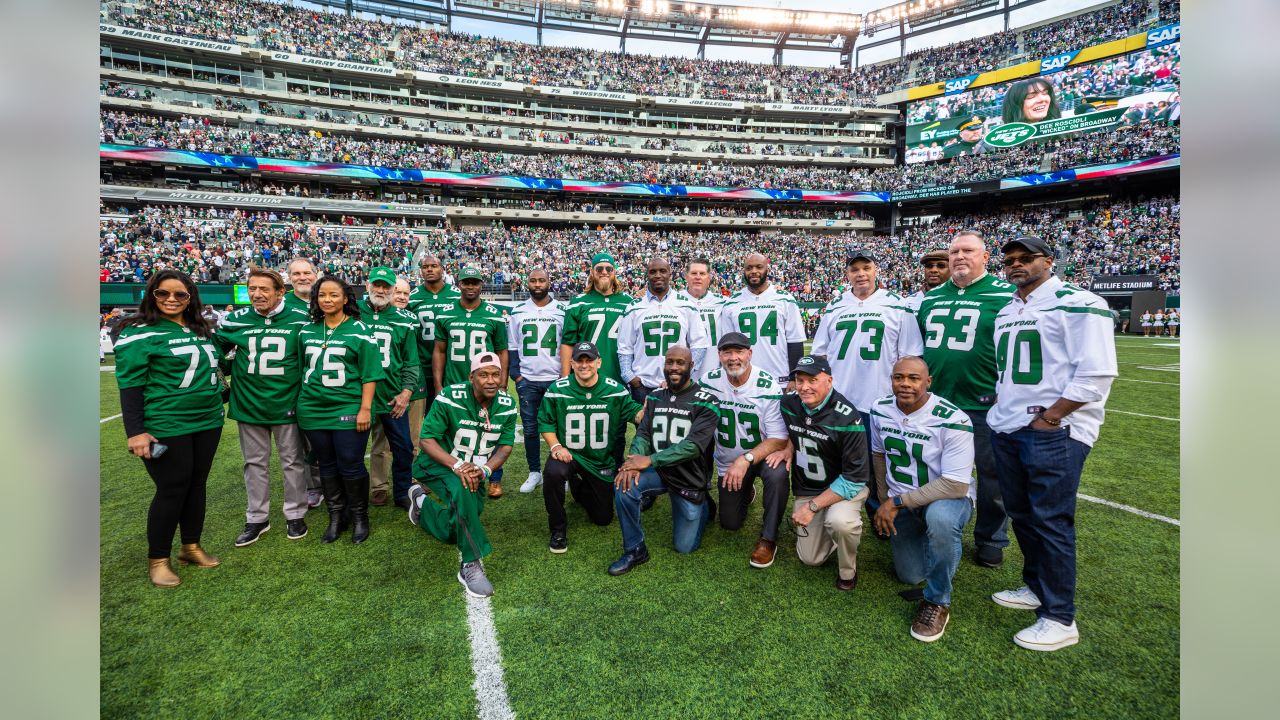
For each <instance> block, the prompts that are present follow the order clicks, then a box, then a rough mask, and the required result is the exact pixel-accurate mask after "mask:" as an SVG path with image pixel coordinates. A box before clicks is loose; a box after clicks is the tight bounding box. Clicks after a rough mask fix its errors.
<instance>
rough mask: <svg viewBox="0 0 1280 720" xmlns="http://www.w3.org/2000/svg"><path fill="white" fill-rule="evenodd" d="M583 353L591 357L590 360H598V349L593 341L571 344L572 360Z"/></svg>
mask: <svg viewBox="0 0 1280 720" xmlns="http://www.w3.org/2000/svg"><path fill="white" fill-rule="evenodd" d="M583 355H586V356H587V357H589V358H591V359H592V360H599V359H600V351H599V350H597V349H596V346H595V343H589V342H580V343H578V344H577V345H574V346H573V359H574V360H577V359H578V358H580V357H582V356H583Z"/></svg>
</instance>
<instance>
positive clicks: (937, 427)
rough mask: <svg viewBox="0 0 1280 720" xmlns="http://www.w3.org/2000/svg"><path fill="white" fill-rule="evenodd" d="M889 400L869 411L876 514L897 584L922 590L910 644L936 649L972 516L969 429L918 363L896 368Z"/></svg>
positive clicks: (911, 359) (915, 359) (964, 417)
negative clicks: (886, 536) (890, 542)
mask: <svg viewBox="0 0 1280 720" xmlns="http://www.w3.org/2000/svg"><path fill="white" fill-rule="evenodd" d="M892 382H893V394H892V395H890V396H889V397H886V398H881V399H879V400H877V401H875V403H873V404H872V405H871V413H870V417H869V418H868V423H867V424H868V427H869V428H870V431H871V467H872V471H873V472H874V474H875V478H876V488H877V494H878V495H879V496H880V509H879V510H878V511H877V512H876V516H875V524H876V526H877V528H879V529H880V530H881V531H882V532H885V533H888V534H890V535H891V536H892V540H893V567H894V570H896V571H897V573H898V579H899V580H901V581H902V582H905V583H909V584H911V585H915V584H917V583H919V582H920V581H921V580H923V581H924V582H925V586H924V591H923V593H922V594H921V598H922V600H921V602H920V607H919V608H917V609H916V619H915V622H913V623H912V624H911V637H914V638H915V639H917V640H920V641H923V642H933V641H934V640H937V639H938V638H940V637H942V632H943V630H945V629H946V628H947V621H948V620H949V619H950V618H951V580H952V578H954V577H955V574H956V568H957V567H958V566H959V565H960V555H961V554H962V552H963V550H962V549H961V540H962V538H963V534H964V526H965V523H967V522H969V516H970V515H972V514H973V499H974V497H975V495H976V493H975V492H974V486H973V423H972V422H970V421H969V416H968V415H966V414H965V413H964V411H963V410H961V409H960V408H958V407H956V406H955V405H952V404H951V403H950V402H948V401H947V400H944V399H943V398H941V397H938V396H937V395H934V394H933V393H931V392H929V386H930V385H931V384H932V383H933V378H931V377H929V366H928V365H926V364H925V362H924V360H923V359H922V358H918V357H914V356H909V357H904V358H901V359H900V360H898V362H897V363H895V364H894V366H893V376H892Z"/></svg>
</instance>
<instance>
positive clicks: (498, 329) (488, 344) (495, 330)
mask: <svg viewBox="0 0 1280 720" xmlns="http://www.w3.org/2000/svg"><path fill="white" fill-rule="evenodd" d="M483 286H484V283H483V281H482V280H481V279H480V270H479V269H477V268H475V267H472V266H467V267H464V268H462V270H461V271H459V272H458V292H459V293H460V294H461V297H459V298H458V301H457V302H455V303H454V304H453V306H452V307H450V308H448V309H447V310H445V311H443V312H441V313H439V314H437V315H436V328H435V334H436V344H435V349H434V355H433V357H432V358H431V372H432V373H433V374H434V376H435V377H434V379H435V386H436V387H438V388H444V387H447V386H449V385H456V384H457V383H461V382H466V381H467V379H468V378H469V377H470V374H471V358H473V357H475V356H477V355H479V354H480V353H484V352H492V353H495V354H497V356H498V360H499V362H500V363H501V373H502V378H501V380H502V383H501V387H503V388H506V387H507V368H508V365H507V321H506V318H504V317H503V315H502V311H501V310H499V309H498V308H497V307H496V306H494V305H493V303H490V302H486V301H484V300H481V299H480V290H481V288H482V287H483ZM488 495H489V497H490V498H491V499H494V500H496V499H498V498H500V497H502V472H501V470H499V471H498V472H495V473H494V475H493V477H492V478H490V479H489V490H488Z"/></svg>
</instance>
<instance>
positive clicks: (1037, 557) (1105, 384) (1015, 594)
mask: <svg viewBox="0 0 1280 720" xmlns="http://www.w3.org/2000/svg"><path fill="white" fill-rule="evenodd" d="M1003 253H1004V258H1003V259H1002V262H1003V263H1004V267H1005V278H1006V279H1007V280H1008V281H1009V282H1010V283H1013V285H1014V286H1015V287H1017V291H1016V292H1014V294H1013V299H1012V301H1011V302H1009V304H1008V305H1005V306H1004V308H1003V309H1001V310H1000V313H999V314H998V315H997V316H996V323H995V341H996V370H997V373H998V375H997V378H996V403H995V405H993V406H992V407H991V410H990V411H989V412H988V414H987V421H988V422H989V423H990V424H991V430H992V435H991V445H992V450H994V451H995V459H996V468H997V473H998V476H999V478H1000V492H1001V494H1002V495H1003V496H1004V506H1005V510H1006V511H1007V512H1008V513H1009V518H1010V520H1012V521H1013V531H1014V533H1015V534H1016V535H1017V536H1018V544H1019V545H1020V546H1021V547H1022V554H1023V558H1024V560H1023V567H1022V579H1023V581H1024V582H1025V583H1026V585H1024V586H1023V587H1021V588H1018V589H1017V590H1007V591H1004V592H998V593H996V594H995V595H993V596H992V599H993V600H995V601H996V603H998V604H1000V605H1003V606H1005V607H1012V608H1018V609H1025V610H1035V611H1036V617H1037V618H1038V619H1037V620H1036V622H1035V624H1034V625H1031V626H1030V627H1027V628H1024V629H1023V630H1022V631H1020V632H1019V633H1018V634H1017V635H1014V637H1013V641H1014V643H1016V644H1017V645H1019V646H1021V647H1024V648H1027V649H1030V650H1057V649H1059V648H1064V647H1067V646H1068V645H1075V644H1076V643H1077V642H1079V640H1080V633H1079V631H1078V630H1077V629H1076V623H1075V612H1076V607H1075V594H1076V529H1075V514H1076V490H1077V489H1078V488H1079V487H1080V472H1081V470H1082V469H1083V468H1084V461H1085V457H1087V456H1088V454H1089V450H1090V448H1092V447H1093V443H1094V442H1095V441H1097V439H1098V431H1099V429H1101V427H1102V419H1103V405H1104V404H1105V403H1106V401H1107V395H1108V394H1109V393H1110V392H1111V382H1112V381H1113V380H1114V379H1115V378H1116V375H1117V374H1118V371H1117V369H1116V346H1115V336H1114V334H1113V331H1112V320H1111V311H1110V310H1109V309H1108V308H1107V303H1106V302H1105V301H1104V300H1103V299H1102V298H1100V297H1098V296H1097V295H1094V294H1093V293H1091V292H1088V291H1087V290H1081V289H1080V288H1078V287H1076V286H1074V285H1068V284H1066V283H1064V282H1062V280H1060V279H1058V278H1057V277H1055V276H1054V275H1053V274H1052V267H1053V252H1052V250H1051V249H1050V248H1049V245H1048V244H1047V243H1046V242H1045V241H1044V240H1041V239H1040V238H1035V237H1019V238H1015V239H1013V240H1010V241H1009V242H1007V243H1005V245H1004V248H1003Z"/></svg>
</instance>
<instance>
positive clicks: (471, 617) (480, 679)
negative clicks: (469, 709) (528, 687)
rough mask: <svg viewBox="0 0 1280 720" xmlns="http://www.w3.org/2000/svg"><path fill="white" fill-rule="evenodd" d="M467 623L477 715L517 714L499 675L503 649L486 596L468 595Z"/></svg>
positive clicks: (489, 718) (490, 719) (498, 718)
mask: <svg viewBox="0 0 1280 720" xmlns="http://www.w3.org/2000/svg"><path fill="white" fill-rule="evenodd" d="M466 597H467V625H468V627H469V628H470V630H471V670H472V672H474V673H475V676H476V679H475V682H474V683H472V685H471V688H472V689H473V690H474V691H475V693H476V715H477V716H478V717H479V718H480V720H509V719H513V718H515V716H516V714H515V712H513V711H512V710H511V703H510V701H509V700H507V682H506V680H504V679H503V676H502V650H501V649H500V648H499V647H498V631H497V630H496V629H495V628H494V627H493V612H492V609H491V607H490V604H489V598H473V597H471V596H470V595H467V596H466Z"/></svg>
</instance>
